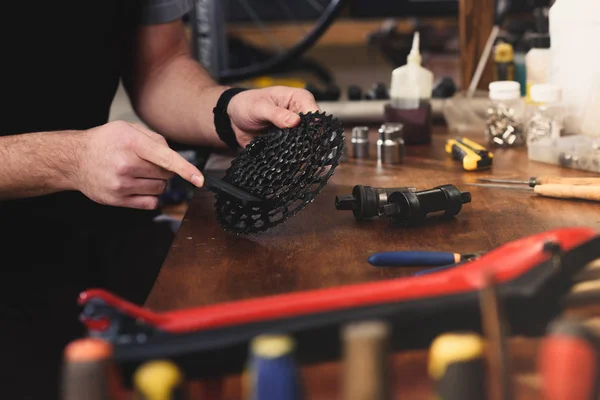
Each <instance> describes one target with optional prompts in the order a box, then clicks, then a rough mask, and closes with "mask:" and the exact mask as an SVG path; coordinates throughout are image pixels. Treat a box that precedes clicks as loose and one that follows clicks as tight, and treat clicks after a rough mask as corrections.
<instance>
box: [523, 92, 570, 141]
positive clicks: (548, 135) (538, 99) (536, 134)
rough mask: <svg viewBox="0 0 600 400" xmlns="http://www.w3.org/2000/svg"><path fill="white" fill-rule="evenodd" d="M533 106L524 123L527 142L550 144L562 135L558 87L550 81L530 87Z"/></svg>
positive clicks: (561, 115)
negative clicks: (525, 123)
mask: <svg viewBox="0 0 600 400" xmlns="http://www.w3.org/2000/svg"><path fill="white" fill-rule="evenodd" d="M531 101H532V102H533V104H534V105H533V106H531V108H530V110H529V116H528V121H527V125H526V131H527V143H528V144H529V145H531V144H543V145H552V144H553V143H555V142H556V139H558V138H559V137H560V136H561V135H562V126H563V111H562V105H561V90H560V87H559V86H557V85H554V84H550V83H544V84H538V85H533V86H532V87H531Z"/></svg>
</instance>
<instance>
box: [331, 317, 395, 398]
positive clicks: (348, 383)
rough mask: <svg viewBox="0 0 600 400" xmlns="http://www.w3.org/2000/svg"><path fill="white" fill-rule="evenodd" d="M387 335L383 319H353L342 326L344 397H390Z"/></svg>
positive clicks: (387, 328)
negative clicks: (354, 320)
mask: <svg viewBox="0 0 600 400" xmlns="http://www.w3.org/2000/svg"><path fill="white" fill-rule="evenodd" d="M390 334H391V332H390V327H389V326H388V324H387V323H385V322H382V321H361V322H354V323H350V324H348V325H346V326H345V327H344V328H343V329H342V341H343V343H344V356H343V358H344V364H343V397H342V398H343V399H344V400H362V399H369V400H389V399H390V398H391V387H390V365H389V360H388V354H389V341H390Z"/></svg>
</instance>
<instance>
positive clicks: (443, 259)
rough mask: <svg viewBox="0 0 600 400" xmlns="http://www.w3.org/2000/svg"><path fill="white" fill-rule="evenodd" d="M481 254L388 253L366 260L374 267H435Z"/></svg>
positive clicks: (437, 252)
mask: <svg viewBox="0 0 600 400" xmlns="http://www.w3.org/2000/svg"><path fill="white" fill-rule="evenodd" d="M481 254H483V253H473V254H458V253H450V252H440V251H390V252H384V253H375V254H373V255H371V256H370V257H369V259H368V262H369V264H371V265H373V266H375V267H429V266H431V267H435V266H444V265H452V264H456V263H458V262H461V261H466V260H472V259H474V258H477V257H479V256H480V255H481Z"/></svg>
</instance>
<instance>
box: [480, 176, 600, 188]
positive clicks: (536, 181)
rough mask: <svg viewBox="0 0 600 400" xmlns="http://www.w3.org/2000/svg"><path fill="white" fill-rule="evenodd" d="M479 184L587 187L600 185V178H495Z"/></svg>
mask: <svg viewBox="0 0 600 400" xmlns="http://www.w3.org/2000/svg"><path fill="white" fill-rule="evenodd" d="M477 180H478V181H479V182H492V183H511V184H519V185H529V186H530V187H532V188H533V187H536V186H538V185H553V184H554V185H574V186H585V185H590V186H594V185H600V178H563V177H560V176H550V175H542V176H539V177H537V178H536V177H532V178H529V180H528V181H519V180H512V179H494V178H479V179H477Z"/></svg>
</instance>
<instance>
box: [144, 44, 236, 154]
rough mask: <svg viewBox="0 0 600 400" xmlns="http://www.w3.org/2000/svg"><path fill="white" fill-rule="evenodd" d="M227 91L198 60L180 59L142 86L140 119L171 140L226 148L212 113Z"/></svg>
mask: <svg viewBox="0 0 600 400" xmlns="http://www.w3.org/2000/svg"><path fill="white" fill-rule="evenodd" d="M224 90H225V87H222V86H218V85H216V84H214V83H213V81H212V80H210V78H209V77H208V76H207V75H206V72H205V71H204V70H203V69H202V68H201V67H200V66H199V65H198V63H197V62H196V61H195V60H193V59H191V58H189V57H188V56H186V55H181V56H178V57H177V58H175V59H173V60H171V61H169V63H168V64H167V65H165V66H164V68H162V69H160V70H159V71H156V72H155V73H154V74H153V75H152V76H151V77H150V79H147V80H146V81H145V82H144V84H143V85H142V86H140V90H139V92H138V93H137V96H136V97H137V101H135V102H134V104H135V109H136V112H137V113H138V115H139V117H140V118H141V119H142V120H143V121H144V122H145V123H146V124H148V126H149V127H150V128H151V129H153V130H155V131H157V132H160V133H161V134H163V135H165V136H167V137H168V138H169V139H172V140H176V141H178V142H181V143H187V144H198V145H208V146H215V147H223V146H224V144H223V142H222V141H221V140H220V139H219V138H218V136H217V135H216V132H215V129H214V123H213V112H212V110H213V108H214V106H215V104H216V103H217V100H218V99H219V96H220V95H221V93H222V92H223V91H224Z"/></svg>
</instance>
